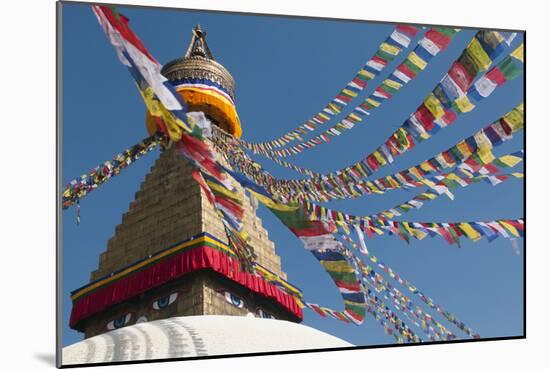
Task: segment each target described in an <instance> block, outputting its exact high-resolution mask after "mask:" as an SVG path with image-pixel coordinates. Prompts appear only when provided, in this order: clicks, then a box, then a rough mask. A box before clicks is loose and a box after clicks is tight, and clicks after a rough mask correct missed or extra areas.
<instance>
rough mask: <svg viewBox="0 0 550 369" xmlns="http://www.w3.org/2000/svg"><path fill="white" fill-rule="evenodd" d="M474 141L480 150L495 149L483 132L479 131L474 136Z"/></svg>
mask: <svg viewBox="0 0 550 369" xmlns="http://www.w3.org/2000/svg"><path fill="white" fill-rule="evenodd" d="M474 139H475V141H476V144H477V147H478V150H491V149H492V148H493V144H492V143H491V141H490V140H489V138H487V136H486V135H485V133H484V132H483V131H479V132H478V133H476V134H475V135H474Z"/></svg>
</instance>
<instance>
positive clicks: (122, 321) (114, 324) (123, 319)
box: [107, 313, 132, 331]
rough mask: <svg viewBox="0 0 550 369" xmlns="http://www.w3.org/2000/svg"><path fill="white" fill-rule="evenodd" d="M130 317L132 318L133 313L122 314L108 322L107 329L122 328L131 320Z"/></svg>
mask: <svg viewBox="0 0 550 369" xmlns="http://www.w3.org/2000/svg"><path fill="white" fill-rule="evenodd" d="M130 319H132V313H128V314H125V315H122V316H120V317H118V318H116V319H114V320H111V321H110V322H109V323H107V329H108V330H110V331H112V330H113V329H118V328H122V327H124V326H125V325H127V324H128V323H129V322H130Z"/></svg>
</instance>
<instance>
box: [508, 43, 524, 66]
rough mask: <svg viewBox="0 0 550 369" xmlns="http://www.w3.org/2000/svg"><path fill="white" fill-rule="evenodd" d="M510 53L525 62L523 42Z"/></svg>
mask: <svg viewBox="0 0 550 369" xmlns="http://www.w3.org/2000/svg"><path fill="white" fill-rule="evenodd" d="M510 55H512V56H513V57H514V58H516V59H517V60H519V61H521V62H522V63H523V42H522V43H521V45H519V46H518V47H517V48H516V49H515V50H514V51H512V53H511V54H510Z"/></svg>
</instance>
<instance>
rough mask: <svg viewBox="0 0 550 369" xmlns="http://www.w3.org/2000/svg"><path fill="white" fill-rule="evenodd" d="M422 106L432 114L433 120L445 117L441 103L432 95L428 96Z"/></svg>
mask: <svg viewBox="0 0 550 369" xmlns="http://www.w3.org/2000/svg"><path fill="white" fill-rule="evenodd" d="M424 105H425V106H426V108H428V110H429V111H430V112H431V113H432V115H433V116H434V117H435V119H436V120H437V119H439V118H441V117H442V116H444V115H445V110H444V109H443V106H442V105H441V102H440V101H439V99H438V98H437V97H435V95H434V94H430V95H429V96H428V98H427V99H426V100H424Z"/></svg>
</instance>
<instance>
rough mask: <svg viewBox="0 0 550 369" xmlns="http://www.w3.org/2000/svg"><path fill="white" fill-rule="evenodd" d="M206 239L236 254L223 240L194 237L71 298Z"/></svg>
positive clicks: (73, 296)
mask: <svg viewBox="0 0 550 369" xmlns="http://www.w3.org/2000/svg"><path fill="white" fill-rule="evenodd" d="M205 241H208V242H209V243H212V244H214V245H216V246H217V247H219V248H221V249H223V250H225V251H227V252H228V253H229V254H231V255H235V253H234V252H233V250H231V249H229V248H228V247H227V246H226V245H224V244H223V243H221V242H218V241H216V240H214V239H213V238H210V237H208V236H206V235H204V236H201V237H199V238H197V239H194V240H191V241H187V242H184V243H182V244H180V245H178V246H176V247H174V248H170V249H169V250H166V251H164V252H161V253H160V254H158V255H155V256H153V257H151V258H150V259H147V260H143V261H142V262H140V263H138V264H136V265H132V266H131V267H129V268H128V269H125V270H123V271H120V272H119V273H117V274H114V275H112V276H110V277H109V278H106V279H103V280H101V281H98V282H97V283H94V284H92V285H90V286H88V287H86V288H84V289H83V290H80V291H78V292H77V293H75V294H74V295H72V296H71V300H72V301H74V300H77V299H78V298H79V297H80V296H82V295H84V294H86V293H88V292H90V291H92V290H94V289H96V288H98V287H101V286H103V285H105V284H107V283H109V282H111V281H113V280H114V279H118V278H120V277H123V276H125V275H127V274H129V273H131V272H133V271H135V270H137V269H139V268H142V267H144V266H146V265H147V264H151V263H153V262H155V261H157V260H159V259H161V258H163V257H165V256H167V255H170V254H173V253H174V252H176V251H179V250H182V249H184V248H186V247H189V246H193V245H196V244H198V243H201V242H205Z"/></svg>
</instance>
